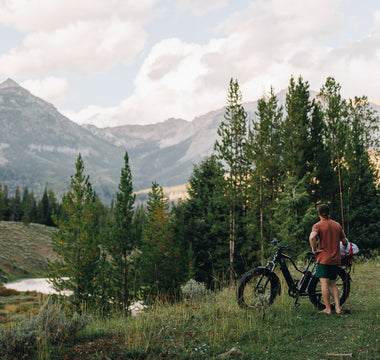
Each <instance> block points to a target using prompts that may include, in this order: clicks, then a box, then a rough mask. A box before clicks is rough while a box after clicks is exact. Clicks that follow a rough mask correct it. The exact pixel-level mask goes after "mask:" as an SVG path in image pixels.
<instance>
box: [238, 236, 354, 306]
mask: <svg viewBox="0 0 380 360" xmlns="http://www.w3.org/2000/svg"><path fill="white" fill-rule="evenodd" d="M272 244H273V246H274V247H276V248H277V249H276V251H275V253H274V255H273V258H272V260H269V261H268V262H267V264H266V266H260V267H256V268H254V269H252V270H249V271H248V272H246V273H245V274H244V275H243V276H242V277H241V279H240V280H239V282H238V287H237V299H238V303H239V306H240V307H242V308H245V309H257V308H259V307H263V306H269V305H271V304H272V303H273V301H274V299H275V298H276V296H277V295H280V294H281V283H280V279H279V277H278V276H277V274H276V273H275V269H276V267H277V266H278V265H279V267H280V270H281V272H282V275H283V276H284V278H285V281H286V284H287V286H288V294H289V296H291V297H292V298H294V299H295V300H294V306H295V307H298V306H299V305H300V304H299V303H298V299H299V298H300V297H309V300H310V301H311V303H312V304H313V305H314V306H315V307H316V308H317V309H318V310H323V309H325V307H326V306H325V304H324V301H323V297H322V290H321V283H320V281H319V278H317V277H316V276H315V265H316V259H315V256H314V254H313V253H312V252H311V251H308V252H307V253H306V255H307V257H308V262H307V265H306V267H305V269H304V270H300V269H299V268H298V267H297V265H296V264H295V262H294V261H293V259H292V258H291V257H290V256H289V255H288V254H287V253H288V252H296V250H294V249H293V248H291V247H290V246H288V245H282V244H281V243H280V242H279V241H277V240H276V239H273V240H272ZM289 261H290V263H291V265H292V266H293V267H294V269H295V270H296V271H297V272H299V273H300V274H302V275H301V278H300V279H297V278H294V277H293V276H292V275H291V274H290V271H289V268H288V265H287V262H289ZM348 268H349V270H350V267H348ZM349 270H348V271H347V267H346V269H344V268H342V267H339V270H338V277H337V279H336V285H337V287H338V290H339V302H340V306H341V305H343V304H344V302H345V301H346V299H347V298H348V296H349V293H350V282H351V277H350V274H349ZM331 309H335V303H334V302H333V303H331Z"/></svg>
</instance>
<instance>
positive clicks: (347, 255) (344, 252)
mask: <svg viewBox="0 0 380 360" xmlns="http://www.w3.org/2000/svg"><path fill="white" fill-rule="evenodd" d="M358 252H359V248H358V246H357V245H356V244H353V243H352V242H348V245H347V247H344V245H343V243H342V242H340V256H341V258H342V264H343V265H351V263H352V257H353V255H355V254H357V253H358Z"/></svg>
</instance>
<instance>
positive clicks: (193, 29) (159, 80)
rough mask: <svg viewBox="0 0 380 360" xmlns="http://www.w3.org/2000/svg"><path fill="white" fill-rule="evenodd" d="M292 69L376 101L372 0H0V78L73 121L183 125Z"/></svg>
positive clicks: (285, 80)
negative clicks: (233, 87)
mask: <svg viewBox="0 0 380 360" xmlns="http://www.w3.org/2000/svg"><path fill="white" fill-rule="evenodd" d="M291 76H294V77H295V78H298V77H299V76H302V78H303V80H304V81H308V83H309V84H310V89H311V90H315V91H318V90H319V89H320V88H321V86H322V85H323V84H324V83H325V81H326V79H327V77H329V76H332V77H334V78H335V80H336V81H337V82H338V83H339V84H340V85H341V89H342V90H341V93H342V95H343V96H344V97H346V98H354V97H355V96H363V95H366V96H367V97H368V99H369V100H370V101H378V102H379V103H380V1H378V0H360V1H358V0H255V1H249V0H203V1H202V0H0V82H3V81H5V80H6V79H7V78H11V79H13V80H14V81H16V82H18V83H19V84H20V85H21V86H23V87H24V88H26V89H28V90H29V91H30V92H32V93H33V94H34V95H36V96H39V97H41V98H42V99H44V100H46V101H48V102H50V103H52V104H53V105H54V106H55V107H56V108H57V109H58V110H59V111H60V112H61V113H63V114H64V115H66V116H67V117H68V118H70V119H71V120H73V121H75V122H77V123H79V124H84V123H88V124H93V125H96V126H98V127H109V126H119V125H125V124H141V125H145V124H151V123H157V122H162V121H165V120H166V119H168V118H173V117H174V118H181V119H185V120H188V121H191V120H193V119H194V118H195V117H197V116H200V115H203V114H205V113H207V112H209V111H212V110H216V109H219V108H221V107H223V106H224V105H225V104H226V97H227V91H228V86H229V81H230V79H231V78H233V79H237V80H238V82H239V85H240V90H241V92H242V96H243V101H244V102H248V101H254V100H257V99H258V98H260V97H262V96H263V95H264V94H265V93H268V92H269V91H270V89H271V87H273V88H274V90H275V91H276V92H277V91H281V90H283V89H286V88H287V87H288V85H289V80H290V78H291Z"/></svg>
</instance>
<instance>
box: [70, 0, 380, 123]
mask: <svg viewBox="0 0 380 360" xmlns="http://www.w3.org/2000/svg"><path fill="white" fill-rule="evenodd" d="M341 2H342V1H340V0H321V1H318V2H311V1H307V2H305V1H304V0H287V1H285V0H273V1H265V2H264V1H256V2H252V3H250V5H249V7H248V8H247V9H245V10H244V11H241V12H238V13H234V14H232V15H231V17H230V18H229V19H228V20H226V21H225V22H224V23H223V24H221V25H220V26H219V27H218V29H217V30H218V31H219V34H224V37H219V38H218V39H211V40H210V41H209V42H208V43H207V44H206V45H198V44H192V43H185V42H183V41H181V40H180V39H166V40H162V41H160V42H159V43H157V44H156V45H155V46H154V47H153V48H152V49H151V51H150V53H149V55H148V56H147V57H146V59H145V61H144V63H143V65H142V66H141V68H140V70H139V72H138V74H137V76H136V79H135V90H134V93H133V95H131V96H130V97H128V98H127V99H125V100H124V101H123V102H121V103H120V105H119V106H118V107H115V108H112V109H101V108H96V116H94V115H93V116H92V117H91V121H92V122H93V123H95V124H96V125H98V126H105V124H106V122H107V121H108V124H112V125H116V124H119V125H121V124H127V123H129V124H136V123H140V124H148V123H154V122H159V121H163V120H165V119H167V118H169V117H181V118H184V119H186V120H192V119H193V118H194V117H195V116H197V115H201V114H203V113H205V112H207V111H210V110H213V109H216V108H218V107H221V106H223V105H224V104H225V99H226V94H227V88H228V82H229V79H230V78H231V77H234V78H237V79H238V80H239V83H240V86H241V89H242V93H243V100H244V101H251V100H256V99H257V98H259V97H260V96H262V95H263V92H264V91H266V92H267V91H269V90H270V87H271V86H273V87H274V88H275V90H276V91H279V90H282V89H284V88H287V86H288V84H289V79H290V76H291V75H294V76H295V77H298V75H302V77H303V78H304V80H307V81H309V83H310V84H311V87H312V89H313V90H318V89H319V88H320V86H321V85H322V84H323V83H324V82H325V80H326V78H327V76H334V77H336V80H337V81H338V82H341V83H342V81H341V79H345V78H346V75H347V74H346V73H348V77H347V84H346V83H344V84H343V83H342V86H343V89H347V90H348V91H349V90H350V89H356V90H357V87H355V85H356V84H358V83H360V84H362V83H364V81H367V82H370V78H371V74H372V77H373V76H374V77H375V78H377V73H378V71H377V70H375V67H376V57H375V56H372V58H368V57H366V56H365V55H364V53H365V52H368V51H369V52H370V53H372V54H375V53H376V51H378V49H379V48H380V47H379V44H378V38H377V35H376V34H378V32H377V31H376V29H378V27H375V28H374V29H373V31H372V35H371V36H370V38H367V39H363V40H362V41H361V42H358V43H356V44H352V43H341V44H338V45H336V48H335V49H334V48H332V47H331V46H328V45H326V44H325V43H324V40H325V39H326V38H327V37H328V36H331V34H339V32H340V31H342V28H343V27H344V26H349V25H347V24H346V23H345V18H344V17H343V15H342V14H340V13H339V12H338V10H337V9H338V6H339V4H340V3H341ZM187 3H188V5H189V4H190V2H187ZM194 4H195V3H193V4H192V5H194ZM311 19H312V21H311ZM377 26H378V25H377ZM350 51H352V52H354V53H355V55H354V56H353V57H352V58H351V57H349V56H348V54H349V53H350ZM377 54H378V52H377ZM377 56H378V55H377ZM378 63H379V62H378V57H377V64H378ZM358 69H361V72H360V73H359V72H358V71H357V70H358ZM367 69H368V70H367ZM373 72H375V73H376V75H373ZM379 80H380V79H379ZM378 82H379V81H373V82H372V86H371V85H368V84H367V85H366V86H364V84H363V89H368V90H369V91H375V87H376V85H377V84H378ZM372 88H373V89H372ZM356 95H361V94H357V93H356ZM378 97H379V96H377V98H378ZM92 110H94V109H92ZM82 114H83V113H82ZM74 116H75V115H74ZM107 118H108V120H107ZM110 119H111V120H110Z"/></svg>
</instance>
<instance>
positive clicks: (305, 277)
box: [265, 248, 315, 306]
mask: <svg viewBox="0 0 380 360" xmlns="http://www.w3.org/2000/svg"><path fill="white" fill-rule="evenodd" d="M307 254H308V255H309V261H308V263H307V265H306V267H305V270H300V269H299V268H298V267H297V265H296V264H295V262H294V261H293V259H292V258H291V257H290V256H289V255H287V254H284V253H283V252H282V251H281V248H278V250H277V251H276V253H275V254H274V256H273V259H272V260H269V261H268V262H267V264H266V266H265V267H266V268H267V269H268V270H269V271H270V272H271V273H274V271H275V269H276V267H277V264H279V266H280V270H281V272H282V275H283V276H284V278H285V281H286V284H287V285H288V293H289V295H290V296H291V297H293V298H295V299H296V300H295V303H294V305H295V306H298V305H299V304H298V297H299V296H308V295H309V293H308V292H307V288H308V286H309V283H310V281H311V279H312V273H313V272H314V268H315V258H314V255H313V253H311V252H308V253H307ZM286 260H290V262H291V264H292V265H293V267H294V269H295V270H296V271H298V272H299V273H301V274H302V278H301V279H300V280H297V279H294V278H293V277H292V275H291V274H290V271H289V268H288V265H287V263H286ZM312 265H313V266H312ZM310 266H312V268H311V270H309V269H310Z"/></svg>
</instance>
